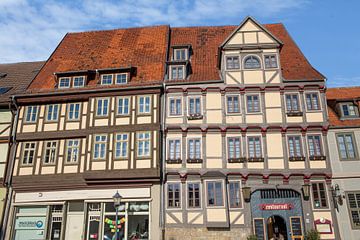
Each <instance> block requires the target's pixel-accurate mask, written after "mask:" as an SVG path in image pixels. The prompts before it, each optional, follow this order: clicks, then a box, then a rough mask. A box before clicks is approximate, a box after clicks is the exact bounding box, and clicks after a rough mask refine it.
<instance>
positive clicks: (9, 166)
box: [0, 96, 19, 240]
mask: <svg viewBox="0 0 360 240" xmlns="http://www.w3.org/2000/svg"><path fill="white" fill-rule="evenodd" d="M11 105H13V106H15V110H14V111H13V110H11V112H12V127H11V132H10V143H11V145H10V146H9V152H8V154H9V155H8V159H7V160H8V163H7V168H6V178H5V179H4V183H5V186H6V188H7V191H6V197H5V202H4V204H5V206H4V216H3V221H2V224H1V232H0V234H1V235H0V239H1V240H5V236H6V230H7V224H8V221H9V216H10V211H11V203H12V202H11V200H12V198H13V189H12V176H13V171H14V166H15V156H16V148H17V142H16V132H17V125H18V118H19V106H18V105H17V103H16V99H15V96H12V97H11V103H10V106H11ZM10 109H11V107H10ZM10 158H11V159H10Z"/></svg>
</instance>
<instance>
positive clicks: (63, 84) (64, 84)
mask: <svg viewBox="0 0 360 240" xmlns="http://www.w3.org/2000/svg"><path fill="white" fill-rule="evenodd" d="M69 87H70V78H69V77H63V78H60V79H59V88H69Z"/></svg>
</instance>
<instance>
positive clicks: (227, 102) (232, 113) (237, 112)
mask: <svg viewBox="0 0 360 240" xmlns="http://www.w3.org/2000/svg"><path fill="white" fill-rule="evenodd" d="M234 97H237V99H238V111H232V112H229V98H232V99H233V100H232V107H233V108H234V109H235V107H234V106H235V104H234ZM240 98H241V96H240V94H229V95H226V114H227V115H239V114H241V99H240Z"/></svg>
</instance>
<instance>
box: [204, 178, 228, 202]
mask: <svg viewBox="0 0 360 240" xmlns="http://www.w3.org/2000/svg"><path fill="white" fill-rule="evenodd" d="M206 190H207V203H208V204H207V205H208V206H209V207H218V206H223V205H224V200H223V184H222V182H221V181H209V182H207V183H206Z"/></svg>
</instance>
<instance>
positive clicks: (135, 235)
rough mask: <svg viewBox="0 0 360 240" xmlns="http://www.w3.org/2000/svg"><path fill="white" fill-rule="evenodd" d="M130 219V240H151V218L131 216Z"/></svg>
mask: <svg viewBox="0 0 360 240" xmlns="http://www.w3.org/2000/svg"><path fill="white" fill-rule="evenodd" d="M128 218H129V220H128V239H129V240H135V239H136V240H137V239H142V240H145V239H149V216H148V215H145V216H139V215H138V216H133V215H129V217H128Z"/></svg>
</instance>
